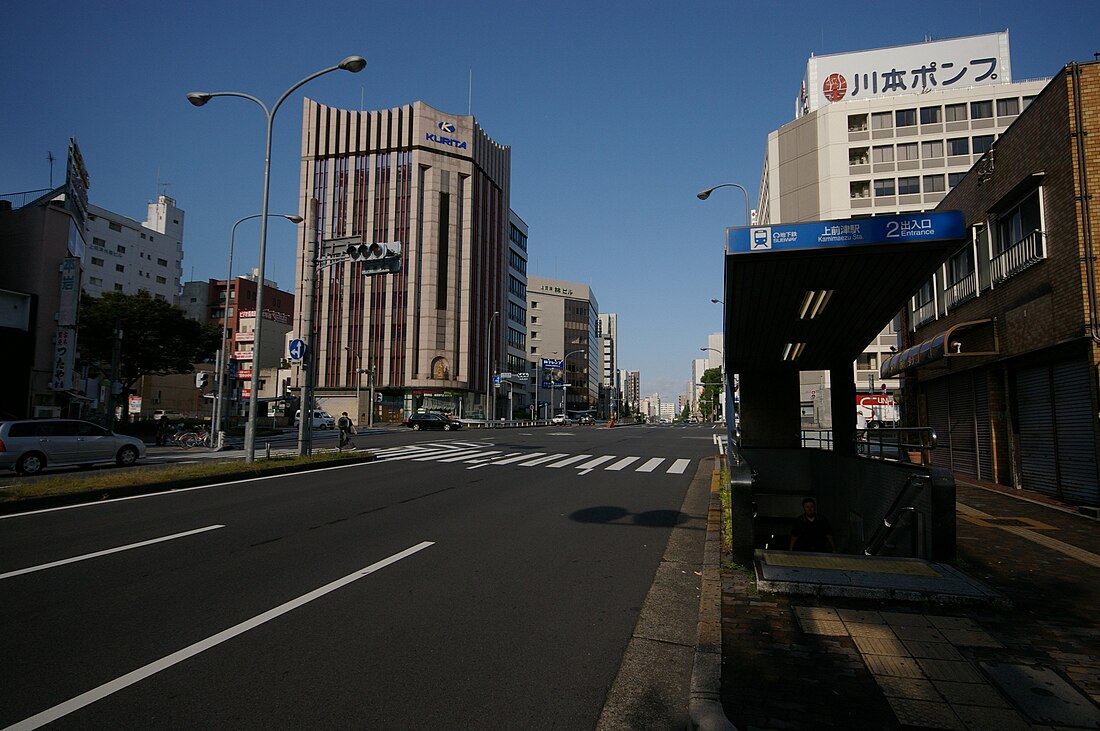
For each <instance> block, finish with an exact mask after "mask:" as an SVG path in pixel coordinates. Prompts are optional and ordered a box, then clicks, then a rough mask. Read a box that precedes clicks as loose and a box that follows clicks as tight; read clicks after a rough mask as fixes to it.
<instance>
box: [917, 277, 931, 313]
mask: <svg viewBox="0 0 1100 731" xmlns="http://www.w3.org/2000/svg"><path fill="white" fill-rule="evenodd" d="M935 292H936V280H935V278H932V279H929V280H928V281H927V282H925V283H924V285H923V286H922V287H921V288H920V290H919V291H918V292H917V296H916V297H915V298H914V299H915V300H916V303H917V307H922V306H924V305H927V304H929V303H930V302H932V301H933V295H934V294H935Z"/></svg>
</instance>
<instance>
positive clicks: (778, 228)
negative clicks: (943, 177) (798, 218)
mask: <svg viewBox="0 0 1100 731" xmlns="http://www.w3.org/2000/svg"><path fill="white" fill-rule="evenodd" d="M965 243H966V240H965V227H964V224H963V216H962V213H960V212H958V211H945V212H936V213H917V214H906V215H898V216H877V217H875V218H857V219H843V220H835V221H815V222H813V223H798V224H789V225H774V226H746V227H738V228H730V229H727V230H726V261H725V297H724V302H725V318H726V321H725V357H726V369H727V372H729V373H741V372H746V371H760V370H768V369H773V368H782V367H783V366H789V367H791V368H794V369H797V370H801V371H808V370H829V369H832V368H835V367H838V366H840V365H842V364H844V363H851V362H852V361H854V360H855V359H856V358H857V357H858V356H859V354H860V353H861V352H863V349H864V348H865V347H866V346H867V344H868V343H870V342H871V341H873V340H874V339H875V337H876V336H877V335H878V334H879V332H881V331H882V329H883V327H885V326H886V324H887V323H888V322H890V320H892V319H893V318H894V317H895V316H896V315H897V314H898V312H900V311H901V309H902V308H903V307H904V306H905V303H906V301H907V300H908V298H909V297H910V296H911V295H912V294H913V293H914V292H916V291H918V290H919V289H920V287H921V286H922V285H923V284H924V283H925V282H927V281H928V279H929V278H930V277H931V276H932V274H933V273H934V272H935V271H936V270H937V269H938V268H939V267H940V265H941V264H942V263H943V262H944V261H945V260H946V259H947V258H948V257H949V256H950V255H951V254H953V253H954V252H956V251H957V250H958V249H959V248H960V247H961V246H962V245H963V244H965Z"/></svg>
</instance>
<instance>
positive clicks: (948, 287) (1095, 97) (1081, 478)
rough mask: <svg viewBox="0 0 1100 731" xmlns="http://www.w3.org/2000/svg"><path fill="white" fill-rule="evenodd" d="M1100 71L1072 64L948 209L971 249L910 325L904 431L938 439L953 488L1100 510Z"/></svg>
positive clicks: (897, 368) (915, 307)
mask: <svg viewBox="0 0 1100 731" xmlns="http://www.w3.org/2000/svg"><path fill="white" fill-rule="evenodd" d="M1098 191H1100V63H1097V62H1090V63H1080V64H1077V63H1075V64H1070V65H1068V66H1066V67H1065V68H1064V69H1062V71H1061V72H1060V73H1059V74H1058V75H1057V76H1056V77H1055V78H1054V79H1053V80H1051V81H1050V83H1049V84H1048V85H1047V86H1046V88H1045V89H1044V90H1043V91H1042V92H1041V93H1040V94H1039V95H1038V96H1037V97H1036V98H1035V99H1034V101H1033V102H1032V103H1031V105H1030V106H1029V107H1028V108H1027V109H1026V110H1025V111H1024V112H1023V113H1022V114H1021V115H1020V116H1019V118H1017V119H1016V121H1015V122H1013V123H1012V125H1011V126H1009V127H1008V129H1006V130H1005V132H1004V134H1003V135H1002V136H1000V137H999V138H998V139H997V141H996V142H995V144H994V145H993V147H992V149H990V150H989V151H988V152H986V153H985V154H984V155H983V156H982V157H981V158H980V159H979V160H978V161H977V163H976V164H975V165H974V167H973V168H972V169H971V170H970V171H969V172H968V173H967V175H966V176H965V178H963V180H961V181H960V182H959V183H958V185H957V186H956V187H955V188H954V189H952V190H951V192H950V193H948V194H947V196H946V197H945V198H944V200H943V202H942V203H941V204H940V206H939V208H938V210H960V211H962V212H963V214H964V217H965V221H966V225H967V228H968V231H969V234H970V236H969V238H970V243H969V244H967V245H966V246H965V247H964V248H963V249H961V250H960V251H958V252H957V253H956V254H955V255H953V256H952V257H951V258H950V259H948V260H947V261H946V262H944V264H943V266H942V267H941V268H940V270H939V272H938V273H937V274H936V275H935V276H933V278H932V279H931V280H930V281H929V282H927V283H926V284H925V286H924V287H922V288H921V290H920V291H919V292H918V293H916V294H915V295H914V296H913V298H912V299H911V301H910V304H909V307H908V309H907V312H906V313H905V314H906V315H907V316H908V324H907V327H906V333H905V334H906V341H905V343H904V345H905V346H906V347H904V348H903V350H902V352H900V353H898V354H897V355H895V356H893V357H892V358H890V359H889V360H887V361H886V362H884V363H883V366H882V371H881V372H882V376H883V377H892V376H897V375H902V376H903V377H904V380H903V394H904V398H903V408H904V410H905V418H906V420H907V421H908V423H910V424H917V423H919V424H920V425H922V426H931V427H933V428H934V429H935V431H936V434H937V436H938V440H939V441H938V446H937V448H936V449H935V450H934V452H933V461H934V463H935V464H937V465H940V466H943V467H947V468H949V469H951V470H952V471H954V472H955V474H956V475H970V476H974V477H976V478H979V479H983V480H988V481H992V482H997V483H1000V484H1003V485H1010V486H1014V487H1018V488H1026V489H1028V490H1033V491H1036V492H1040V493H1044V494H1049V495H1054V496H1058V497H1061V498H1063V499H1066V500H1069V501H1071V502H1074V503H1077V504H1083V505H1100V475H1098V469H1097V465H1098V452H1097V446H1098V444H1100V434H1098V428H1097V416H1096V415H1097V414H1098V413H1100V395H1098V386H1097V366H1098V364H1100V302H1098V300H1100V294H1098V291H1100V278H1098V277H1097V272H1096V247H1097V246H1098V245H1100V242H1097V241H1096V240H1095V237H1096V234H1097V232H1100V199H1098V198H1097V195H1096V193H1097V192H1098Z"/></svg>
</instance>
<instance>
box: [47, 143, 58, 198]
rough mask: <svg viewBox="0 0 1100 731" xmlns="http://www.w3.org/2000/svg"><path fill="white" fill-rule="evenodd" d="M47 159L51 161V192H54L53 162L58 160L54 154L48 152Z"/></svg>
mask: <svg viewBox="0 0 1100 731" xmlns="http://www.w3.org/2000/svg"><path fill="white" fill-rule="evenodd" d="M46 159H47V160H49V161H50V190H53V161H54V160H56V159H57V158H55V157H54V156H53V152H51V151H50V150H46Z"/></svg>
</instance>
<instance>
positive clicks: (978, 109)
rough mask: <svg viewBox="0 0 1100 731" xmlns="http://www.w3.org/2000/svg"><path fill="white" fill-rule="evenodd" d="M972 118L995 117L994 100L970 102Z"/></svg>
mask: <svg viewBox="0 0 1100 731" xmlns="http://www.w3.org/2000/svg"><path fill="white" fill-rule="evenodd" d="M970 118H971V119H992V118H993V100H992V99H986V100H985V101H980V102H970Z"/></svg>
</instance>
